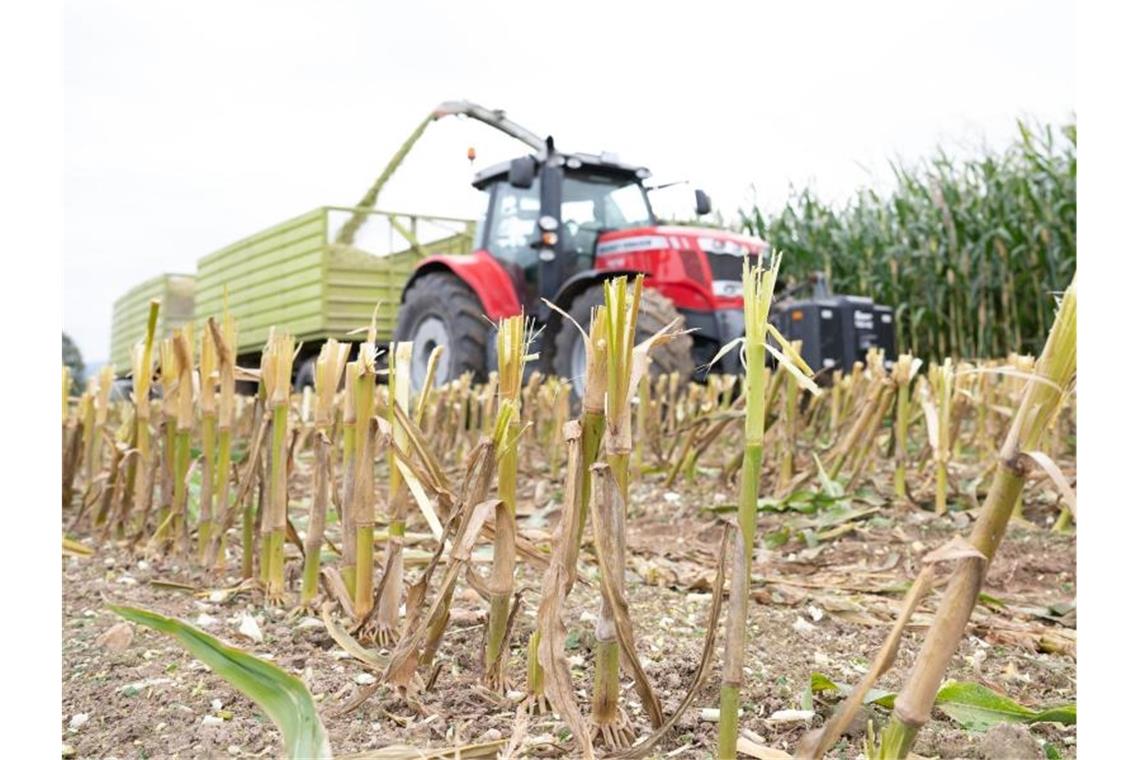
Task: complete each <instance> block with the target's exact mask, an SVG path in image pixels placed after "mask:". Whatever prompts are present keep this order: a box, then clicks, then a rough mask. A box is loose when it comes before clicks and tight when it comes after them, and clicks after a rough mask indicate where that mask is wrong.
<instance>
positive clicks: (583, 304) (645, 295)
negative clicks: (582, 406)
mask: <svg viewBox="0 0 1140 760" xmlns="http://www.w3.org/2000/svg"><path fill="white" fill-rule="evenodd" d="M604 302H605V297H604V295H603V291H602V285H601V284H600V283H599V284H597V285H594V286H592V287H590V288H588V289H587V290H584V291H582V293H580V294H579V295H578V296H577V297H576V298H575V299H574V300H573V301H572V302H571V304H570V308H569V309H567V310H566V313H567V314H569V315H570V316H571V317H573V318H574V321H576V322H577V323H578V324H580V325H581V326H582V329H583V330H586V331H587V332H589V329H590V313H591V312H592V311H593V308H594V307H595V306H601V305H602V304H603V303H604ZM680 316H681V315H680V313H679V312H678V311H677V307H676V306H674V305H673V302H672V301H670V300H669V299H668V298H666V297H665V296H663V295H661V294H660V293H658V292H657V291H656V290H650V289H649V288H645V289H644V290H643V291H641V310H640V312H639V313H638V315H637V342H638V343H640V342H642V341H643V340H645V339H647V338H649V337H650V336H652V335H653V334H654V333H655V332H657V331H658V330H660V329H661V328H663V327H665V326H666V325H668V324H669V323H670V322H672V321H673V320H675V319H677V318H678V317H680ZM677 329H679V330H683V329H685V323H684V320H683V319H682V320H681V322H680V323H679V324H678V327H677ZM649 356H650V357H651V358H652V359H653V361H652V363H651V364H650V365H649V376H650V377H651V378H653V377H657V376H658V375H662V374H665V375H668V374H671V373H673V372H677V373H679V374H680V375H681V379H682V380H685V381H687V380H688V379H689V378H690V377H691V376H692V374H693V366H694V365H693V339H692V337H690V336H689V335H687V334H686V335H680V336H678V337H676V338H674V339H673V340H671V341H669V342H668V343H666V344H665V345H663V346H658V347H657V348H655V349H654V350H653V351H652V352H651V353H650V354H649ZM553 367H554V372H555V373H556V374H558V375H560V376H562V377H565V378H567V379H568V380H570V385H571V387H572V388H573V391H574V400H575V402H577V401H579V400H580V399H581V398H582V395H583V393H584V392H585V389H586V343H585V341H584V340H582V334H581V333H580V332H578V329H577V328H576V327H574V325H572V324H570V323H569V322H568V321H567V320H566V319H565V318H563V320H562V325H561V326H560V327H559V329H558V334H557V335H556V336H555V337H554V360H553Z"/></svg>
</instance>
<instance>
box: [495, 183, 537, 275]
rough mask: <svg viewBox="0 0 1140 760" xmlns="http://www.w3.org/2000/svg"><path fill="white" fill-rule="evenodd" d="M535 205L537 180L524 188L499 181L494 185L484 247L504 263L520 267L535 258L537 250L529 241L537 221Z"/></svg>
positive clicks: (531, 238)
mask: <svg viewBox="0 0 1140 760" xmlns="http://www.w3.org/2000/svg"><path fill="white" fill-rule="evenodd" d="M538 209H539V200H538V183H537V182H536V183H534V185H532V186H531V187H529V188H526V189H520V188H517V187H511V186H510V185H509V184H507V183H506V182H502V183H500V184H499V185H498V186H497V187H496V189H495V201H494V209H493V210H492V212H491V216H490V224H491V229H490V236H489V238H488V241H487V247H488V248H489V249H490V252H491V255H492V256H494V257H495V258H496V259H498V260H499V261H502V262H504V263H505V264H508V265H510V264H514V265H517V266H519V267H521V268H523V269H527V268H528V267H529V266H530V265H531V264H533V263H534V262H535V261H537V257H538V252H537V251H535V249H534V248H532V247H531V243H532V242H533V240H534V233H535V225H536V223H537V222H538Z"/></svg>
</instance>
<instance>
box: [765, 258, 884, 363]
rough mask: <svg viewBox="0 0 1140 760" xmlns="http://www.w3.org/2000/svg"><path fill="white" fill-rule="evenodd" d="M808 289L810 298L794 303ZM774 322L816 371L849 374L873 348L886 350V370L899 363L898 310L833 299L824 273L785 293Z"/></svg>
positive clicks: (839, 297)
mask: <svg viewBox="0 0 1140 760" xmlns="http://www.w3.org/2000/svg"><path fill="white" fill-rule="evenodd" d="M808 285H811V286H813V293H812V296H811V298H808V299H805V300H793V299H792V296H793V295H794V294H795V293H796V292H798V291H801V290H803V289H804V288H806V287H807V286H808ZM771 320H772V323H773V324H775V325H776V329H778V330H779V331H780V332H781V333H782V334H783V335H784V337H785V338H787V339H788V340H789V341H794V340H799V341H803V346H802V347H801V349H800V354H801V355H802V356H803V359H804V361H805V362H807V364H808V366H810V367H811V368H812V369H813V370H814V371H816V372H830V371H831V370H836V369H841V370H843V371H849V370H850V369H851V367H852V366H853V365H854V364H855V362H857V361H863V360H864V358H865V357H866V355H867V350H868V349H870V348H880V349H882V351H883V359H884V363H885V365H886V366H887V367H888V368H890V366H891V365H892V364H893V363H894V360H895V358H896V349H895V315H894V310H893V309H891V307H889V306H882V305H879V304H876V303H874V302H873V301H872V300H871V299H870V298H866V297H863V296H847V295H831V293H830V289H829V288H828V285H827V279H826V278H825V277H824V276H823V275H822V274H816V275H815V276H813V277H812V278H811V279H809V280H808V281H806V282H804V283H802V284H801V285H800V286H799V287H797V288H795V289H794V290H792V291H789V292H787V293H785V294H783V298H782V299H781V300H780V301H778V302H777V303H775V304H773V308H772V314H771Z"/></svg>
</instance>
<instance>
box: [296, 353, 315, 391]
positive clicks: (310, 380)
mask: <svg viewBox="0 0 1140 760" xmlns="http://www.w3.org/2000/svg"><path fill="white" fill-rule="evenodd" d="M306 385H307V386H309V387H310V388H312V389H313V390H316V389H317V357H315V356H310V357H309V358H308V359H305V360H304V361H303V362H301V365H300V366H299V367H297V376H296V377H294V378H293V390H295V391H296V392H297V393H301V392H303V391H304V390H305V386H306Z"/></svg>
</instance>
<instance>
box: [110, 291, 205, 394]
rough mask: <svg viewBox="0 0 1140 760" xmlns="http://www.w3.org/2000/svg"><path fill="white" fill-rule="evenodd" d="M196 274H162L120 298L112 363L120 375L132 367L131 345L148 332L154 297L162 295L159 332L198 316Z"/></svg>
mask: <svg viewBox="0 0 1140 760" xmlns="http://www.w3.org/2000/svg"><path fill="white" fill-rule="evenodd" d="M194 297H195V296H194V275H192V274H160V275H159V276H158V277H153V278H151V279H149V280H147V281H146V282H144V283H141V284H139V285H136V286H135V287H133V288H131V289H130V290H128V291H127V292H126V293H124V294H123V295H122V296H120V297H119V298H118V299H117V300H116V301H115V305H114V307H113V309H112V316H111V364H112V366H114V368H115V372H116V373H117V374H119V375H126V374H128V373H129V372H130V371H131V347H132V346H133V345H134V344H135V343H138V342H139V341H140V340H142V339H143V338H144V337H145V336H146V319H147V314H148V312H149V311H150V302H151V300H152V299H158V301H159V309H158V326H157V334H158V335H160V336H167V335H169V334H170V333H171V332H172V331H173V330H174V328H176V327H179V326H180V325H182V324H183V323H185V322H188V321H189V320H191V319H193V318H194Z"/></svg>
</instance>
